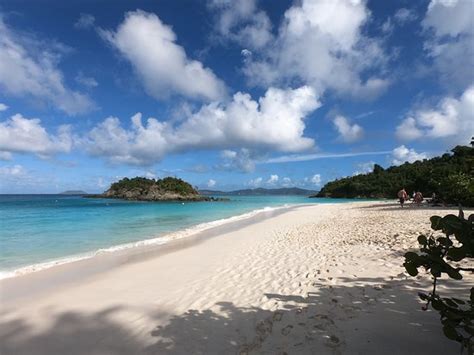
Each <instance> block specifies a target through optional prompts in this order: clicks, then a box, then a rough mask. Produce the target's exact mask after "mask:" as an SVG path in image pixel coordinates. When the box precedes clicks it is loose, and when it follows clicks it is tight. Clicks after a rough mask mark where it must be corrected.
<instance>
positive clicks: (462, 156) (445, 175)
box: [312, 146, 474, 206]
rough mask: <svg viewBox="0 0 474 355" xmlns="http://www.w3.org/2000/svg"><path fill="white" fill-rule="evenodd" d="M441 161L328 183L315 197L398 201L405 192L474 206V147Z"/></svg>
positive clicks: (462, 148) (377, 168) (456, 151)
mask: <svg viewBox="0 0 474 355" xmlns="http://www.w3.org/2000/svg"><path fill="white" fill-rule="evenodd" d="M451 152H452V154H449V153H446V154H443V155H442V156H440V157H436V158H432V159H425V160H423V161H416V162H414V163H405V164H403V165H400V166H392V167H390V168H387V169H384V168H382V167H381V166H380V165H377V164H375V166H374V170H373V172H372V173H369V174H363V175H356V176H351V177H346V178H342V179H337V180H335V181H331V182H328V183H327V184H326V185H325V186H324V187H323V188H322V189H321V191H320V192H319V193H318V194H317V195H314V196H312V197H335V198H395V197H396V196H397V192H398V191H399V190H400V189H401V188H403V187H404V188H405V189H406V191H408V192H409V193H411V192H413V191H420V192H421V193H422V194H423V195H424V196H426V197H431V196H432V194H433V193H435V194H436V196H437V199H439V201H441V202H443V203H448V204H461V205H463V206H474V147H468V146H457V147H455V148H454V149H452V150H451Z"/></svg>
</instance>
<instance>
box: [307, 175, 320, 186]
mask: <svg viewBox="0 0 474 355" xmlns="http://www.w3.org/2000/svg"><path fill="white" fill-rule="evenodd" d="M309 181H310V182H311V183H312V184H313V185H321V175H320V174H314V175H313V176H311V178H310V179H309Z"/></svg>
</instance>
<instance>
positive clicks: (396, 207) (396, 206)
mask: <svg viewBox="0 0 474 355" xmlns="http://www.w3.org/2000/svg"><path fill="white" fill-rule="evenodd" d="M356 208H361V209H373V210H379V211H400V210H402V211H403V210H404V209H407V210H415V211H416V210H430V211H433V213H435V214H436V211H453V213H454V214H457V213H458V211H459V207H457V206H433V205H430V204H427V203H422V204H421V205H417V204H415V203H412V202H406V203H405V205H404V207H403V208H402V207H401V206H400V203H398V202H396V203H384V204H380V203H379V204H373V205H367V206H357V207H356ZM467 210H472V209H469V208H467Z"/></svg>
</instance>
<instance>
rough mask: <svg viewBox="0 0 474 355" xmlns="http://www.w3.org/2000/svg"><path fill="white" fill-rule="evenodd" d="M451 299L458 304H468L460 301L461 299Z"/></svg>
mask: <svg viewBox="0 0 474 355" xmlns="http://www.w3.org/2000/svg"><path fill="white" fill-rule="evenodd" d="M451 299H452V300H453V301H454V302H456V303H457V304H466V302H465V301H463V300H460V299H459V298H454V297H453V298H451Z"/></svg>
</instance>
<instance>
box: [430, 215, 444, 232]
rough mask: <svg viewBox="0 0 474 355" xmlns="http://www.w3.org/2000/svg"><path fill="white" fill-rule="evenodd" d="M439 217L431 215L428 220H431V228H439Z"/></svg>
mask: <svg viewBox="0 0 474 355" xmlns="http://www.w3.org/2000/svg"><path fill="white" fill-rule="evenodd" d="M441 219H442V218H441V217H440V216H432V217H431V218H430V221H431V229H434V230H435V231H437V230H440V229H441V226H440V223H439V222H441Z"/></svg>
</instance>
